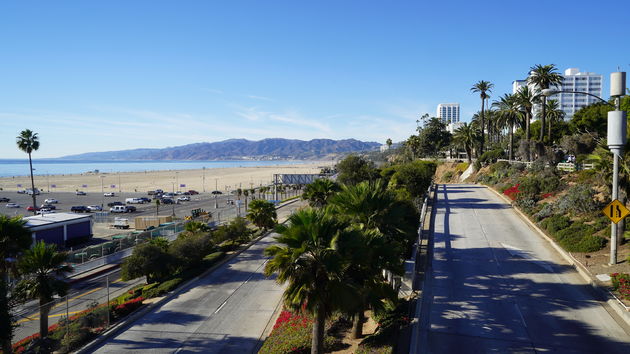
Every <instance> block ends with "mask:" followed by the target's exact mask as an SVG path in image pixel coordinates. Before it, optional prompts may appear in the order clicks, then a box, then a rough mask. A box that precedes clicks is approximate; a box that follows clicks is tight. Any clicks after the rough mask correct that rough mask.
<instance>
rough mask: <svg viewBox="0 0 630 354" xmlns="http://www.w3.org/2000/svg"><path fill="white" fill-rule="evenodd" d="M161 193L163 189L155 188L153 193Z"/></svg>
mask: <svg viewBox="0 0 630 354" xmlns="http://www.w3.org/2000/svg"><path fill="white" fill-rule="evenodd" d="M162 193H164V191H163V190H161V189H156V190H155V194H162Z"/></svg>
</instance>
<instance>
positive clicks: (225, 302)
mask: <svg viewBox="0 0 630 354" xmlns="http://www.w3.org/2000/svg"><path fill="white" fill-rule="evenodd" d="M225 304H227V300H225V301H223V303H222V304H221V306H219V308H218V309H216V311H214V313H218V312H219V311H221V309H222V308H223V306H225Z"/></svg>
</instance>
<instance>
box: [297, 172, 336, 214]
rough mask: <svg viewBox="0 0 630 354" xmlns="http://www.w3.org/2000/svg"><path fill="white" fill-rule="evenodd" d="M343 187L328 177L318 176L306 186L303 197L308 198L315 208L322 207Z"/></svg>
mask: <svg viewBox="0 0 630 354" xmlns="http://www.w3.org/2000/svg"><path fill="white" fill-rule="evenodd" d="M339 190H341V188H340V187H339V184H337V183H336V182H335V181H333V180H330V179H328V178H318V179H316V180H315V181H313V183H309V184H307V185H306V187H305V188H304V193H302V199H304V200H308V204H309V205H310V206H311V207H313V208H322V207H324V206H326V204H328V200H329V199H330V197H332V196H333V195H334V194H335V193H337V192H338V191H339Z"/></svg>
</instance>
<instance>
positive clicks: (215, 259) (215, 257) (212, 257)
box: [203, 251, 225, 268]
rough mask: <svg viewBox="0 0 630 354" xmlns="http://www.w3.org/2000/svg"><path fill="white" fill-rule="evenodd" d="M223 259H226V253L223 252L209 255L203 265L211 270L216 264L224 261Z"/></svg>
mask: <svg viewBox="0 0 630 354" xmlns="http://www.w3.org/2000/svg"><path fill="white" fill-rule="evenodd" d="M223 257H225V252H222V251H219V252H214V253H210V254H209V255H207V256H205V257H203V265H204V267H205V268H210V267H212V266H213V265H214V264H215V263H217V262H218V261H220V260H221V259H223Z"/></svg>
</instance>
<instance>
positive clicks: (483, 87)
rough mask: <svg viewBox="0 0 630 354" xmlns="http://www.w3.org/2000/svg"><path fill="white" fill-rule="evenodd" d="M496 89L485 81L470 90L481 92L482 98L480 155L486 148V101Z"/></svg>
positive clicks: (480, 96)
mask: <svg viewBox="0 0 630 354" xmlns="http://www.w3.org/2000/svg"><path fill="white" fill-rule="evenodd" d="M493 87H494V85H493V84H491V83H490V82H489V81H484V80H481V81H479V82H477V83H476V84H474V85H473V87H471V88H470V91H472V92H479V98H481V145H480V148H479V153H480V154H483V147H484V142H485V135H484V129H485V120H484V103H485V101H486V99H487V98H488V97H490V95H488V93H490V92H492V88H493Z"/></svg>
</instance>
